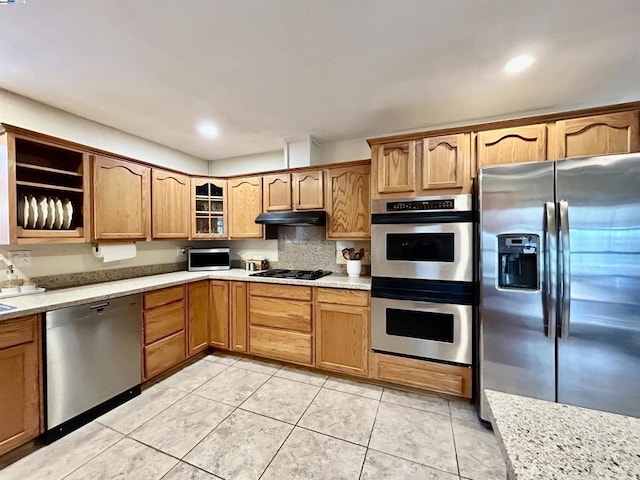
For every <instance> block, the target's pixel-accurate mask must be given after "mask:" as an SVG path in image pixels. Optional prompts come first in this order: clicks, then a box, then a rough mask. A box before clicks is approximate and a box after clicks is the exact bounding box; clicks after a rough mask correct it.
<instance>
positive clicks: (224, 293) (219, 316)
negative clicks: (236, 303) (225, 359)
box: [209, 280, 229, 349]
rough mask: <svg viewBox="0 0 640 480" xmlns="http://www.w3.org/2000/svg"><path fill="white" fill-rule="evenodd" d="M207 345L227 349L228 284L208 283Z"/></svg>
mask: <svg viewBox="0 0 640 480" xmlns="http://www.w3.org/2000/svg"><path fill="white" fill-rule="evenodd" d="M209 345H211V346H212V347H218V348H225V349H228V348H229V282H222V281H214V280H212V281H210V282H209Z"/></svg>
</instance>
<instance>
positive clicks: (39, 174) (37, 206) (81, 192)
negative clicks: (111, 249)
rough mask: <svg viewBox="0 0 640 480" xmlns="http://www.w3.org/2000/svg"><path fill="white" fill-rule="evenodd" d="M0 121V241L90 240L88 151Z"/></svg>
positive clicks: (70, 241)
mask: <svg viewBox="0 0 640 480" xmlns="http://www.w3.org/2000/svg"><path fill="white" fill-rule="evenodd" d="M44 137H45V136H42V138H41V137H40V136H33V137H32V136H30V135H28V134H25V133H22V132H20V131H19V129H16V130H13V129H12V127H8V126H4V125H3V128H2V130H1V131H0V204H1V205H0V244H5V245H6V244H21V243H73V242H85V241H88V240H89V232H88V226H89V225H90V222H89V219H88V217H87V215H88V212H89V211H90V198H89V189H90V187H89V185H90V184H89V181H90V168H89V154H88V153H87V152H84V151H82V150H80V149H77V148H74V147H72V146H66V145H64V143H63V141H61V143H56V142H52V141H50V140H48V138H44Z"/></svg>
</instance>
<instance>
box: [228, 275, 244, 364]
mask: <svg viewBox="0 0 640 480" xmlns="http://www.w3.org/2000/svg"><path fill="white" fill-rule="evenodd" d="M247 314H248V312H247V284H246V283H245V282H231V315H230V317H231V350H233V351H235V352H246V351H247V340H248V339H247V337H248V335H247V334H248V332H247V323H248V315H247Z"/></svg>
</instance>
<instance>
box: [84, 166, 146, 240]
mask: <svg viewBox="0 0 640 480" xmlns="http://www.w3.org/2000/svg"><path fill="white" fill-rule="evenodd" d="M93 162H94V163H93V232H94V236H95V239H96V240H146V239H148V238H149V236H150V234H151V216H150V215H149V198H150V190H151V169H150V168H148V167H143V166H141V165H137V164H135V163H131V162H125V161H122V160H116V159H113V158H108V157H101V156H96V157H95V158H94V161H93Z"/></svg>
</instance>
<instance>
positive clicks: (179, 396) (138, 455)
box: [0, 353, 505, 480]
mask: <svg viewBox="0 0 640 480" xmlns="http://www.w3.org/2000/svg"><path fill="white" fill-rule="evenodd" d="M220 478H222V479H226V480H258V479H262V480H287V479H327V480H338V479H345V480H347V479H353V480H357V479H362V480H402V479H412V480H459V479H471V480H492V479H496V480H504V478H505V467H504V462H503V460H502V456H501V454H500V450H499V448H498V445H497V442H496V440H495V438H494V436H493V434H492V433H491V431H489V430H487V429H485V428H484V427H483V426H482V425H480V423H479V422H478V420H477V418H476V415H475V411H474V410H473V408H472V407H471V406H470V405H469V404H467V403H464V402H458V401H453V400H446V399H443V398H440V397H436V396H430V395H421V394H415V393H407V392H402V391H400V390H394V389H389V388H382V387H379V386H375V385H369V384H366V383H361V382H357V381H352V380H344V379H340V378H334V377H329V376H327V375H323V374H319V373H311V372H307V371H305V370H300V369H296V368H293V367H290V366H284V367H282V366H281V365H279V364H274V363H269V362H262V361H256V360H250V359H246V358H242V359H239V358H237V357H234V356H231V355H228V354H222V353H216V354H213V355H209V356H208V357H206V358H205V359H203V360H200V361H198V362H197V363H194V364H193V365H190V366H189V367H186V368H185V369H183V370H182V371H180V372H178V373H176V374H174V375H172V376H171V377H169V378H167V379H165V380H163V381H162V382H160V383H158V384H156V385H154V386H153V387H151V388H149V389H147V390H145V391H144V392H143V393H142V394H141V395H140V396H139V397H136V398H135V399H133V400H131V401H130V402H128V403H126V404H125V405H122V406H121V407H119V408H117V409H115V410H113V411H111V412H109V413H107V414H106V415H104V416H102V417H100V418H98V419H97V420H96V421H95V422H92V423H90V424H88V425H86V426H84V427H83V428H81V429H80V430H77V431H75V432H73V433H71V434H70V435H68V436H66V437H64V438H62V439H61V440H59V441H57V442H55V443H53V444H51V445H49V446H47V447H44V448H41V449H40V450H37V451H36V452H34V453H32V454H31V455H29V456H27V457H25V458H23V459H21V460H19V461H18V462H16V463H14V464H13V465H10V466H9V467H7V468H6V469H4V470H0V480H10V479H11V480H12V479H16V480H18V479H19V480H26V479H38V480H40V479H47V480H50V479H52V480H56V479H73V480H79V479H92V480H93V479H105V480H107V479H109V480H111V479H131V480H147V479H148V480H160V479H163V480H182V479H190V480H212V479H220Z"/></svg>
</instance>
